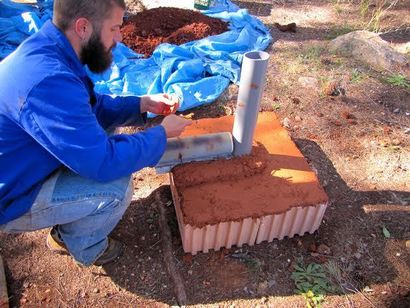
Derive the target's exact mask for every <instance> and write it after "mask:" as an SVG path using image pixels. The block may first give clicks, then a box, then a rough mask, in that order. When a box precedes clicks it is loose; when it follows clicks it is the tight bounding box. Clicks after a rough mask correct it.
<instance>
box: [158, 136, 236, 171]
mask: <svg viewBox="0 0 410 308" xmlns="http://www.w3.org/2000/svg"><path fill="white" fill-rule="evenodd" d="M232 152H233V139H232V134H231V133H229V132H225V133H214V134H205V135H197V136H189V137H177V138H169V139H168V140H167V147H166V150H165V153H164V155H163V156H162V157H161V159H160V161H159V162H158V164H157V165H156V166H155V168H156V171H157V172H158V173H165V172H169V171H170V170H171V169H172V168H173V167H174V166H176V165H178V164H182V163H188V162H191V161H201V160H212V159H217V158H228V157H231V156H232Z"/></svg>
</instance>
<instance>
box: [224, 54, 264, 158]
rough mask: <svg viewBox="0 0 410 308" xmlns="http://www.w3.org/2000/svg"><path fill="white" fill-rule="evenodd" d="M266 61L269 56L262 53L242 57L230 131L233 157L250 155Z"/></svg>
mask: <svg viewBox="0 0 410 308" xmlns="http://www.w3.org/2000/svg"><path fill="white" fill-rule="evenodd" d="M268 60H269V54H268V53H266V52H264V51H251V52H247V53H245V54H244V56H243V61H242V68H241V78H240V84H239V93H238V100H237V102H236V112H235V121H234V123H233V131H232V135H233V141H234V150H233V155H234V156H241V155H246V154H250V152H251V150H252V141H253V135H254V132H255V126H256V121H257V119H258V112H259V105H260V99H261V97H262V92H263V86H264V84H265V73H266V67H267V65H268Z"/></svg>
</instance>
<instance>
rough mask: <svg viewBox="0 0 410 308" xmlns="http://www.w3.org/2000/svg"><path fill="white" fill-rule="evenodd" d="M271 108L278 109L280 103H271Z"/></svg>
mask: <svg viewBox="0 0 410 308" xmlns="http://www.w3.org/2000/svg"><path fill="white" fill-rule="evenodd" d="M271 107H272V110H279V109H280V104H278V103H272V104H271Z"/></svg>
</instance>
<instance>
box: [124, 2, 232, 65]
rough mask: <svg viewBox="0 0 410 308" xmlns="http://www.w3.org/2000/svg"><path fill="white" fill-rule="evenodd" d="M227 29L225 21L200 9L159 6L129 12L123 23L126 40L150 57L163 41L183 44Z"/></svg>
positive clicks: (138, 51)
mask: <svg viewBox="0 0 410 308" xmlns="http://www.w3.org/2000/svg"><path fill="white" fill-rule="evenodd" d="M227 30H228V25H227V23H226V22H224V21H222V20H220V19H218V18H212V17H208V16H206V15H203V14H202V13H200V12H197V11H192V10H185V9H179V8H169V7H159V8H154V9H150V10H145V11H142V12H140V13H138V14H136V15H133V16H130V17H129V18H128V19H127V20H126V21H125V22H124V24H123V26H122V28H121V33H122V37H123V43H124V44H126V45H127V46H128V47H129V48H131V49H132V50H134V51H135V52H137V53H140V54H144V56H145V57H149V56H150V55H151V54H152V52H153V51H154V49H155V48H156V47H157V46H158V45H159V44H161V43H171V44H175V45H181V44H184V43H187V42H190V41H194V40H199V39H202V38H204V37H207V36H211V35H216V34H220V33H223V32H225V31H227Z"/></svg>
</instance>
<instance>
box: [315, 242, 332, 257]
mask: <svg viewBox="0 0 410 308" xmlns="http://www.w3.org/2000/svg"><path fill="white" fill-rule="evenodd" d="M317 252H318V253H320V254H322V255H330V254H331V253H332V251H331V250H330V248H329V246H327V245H325V244H320V245H319V247H318V248H317Z"/></svg>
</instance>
